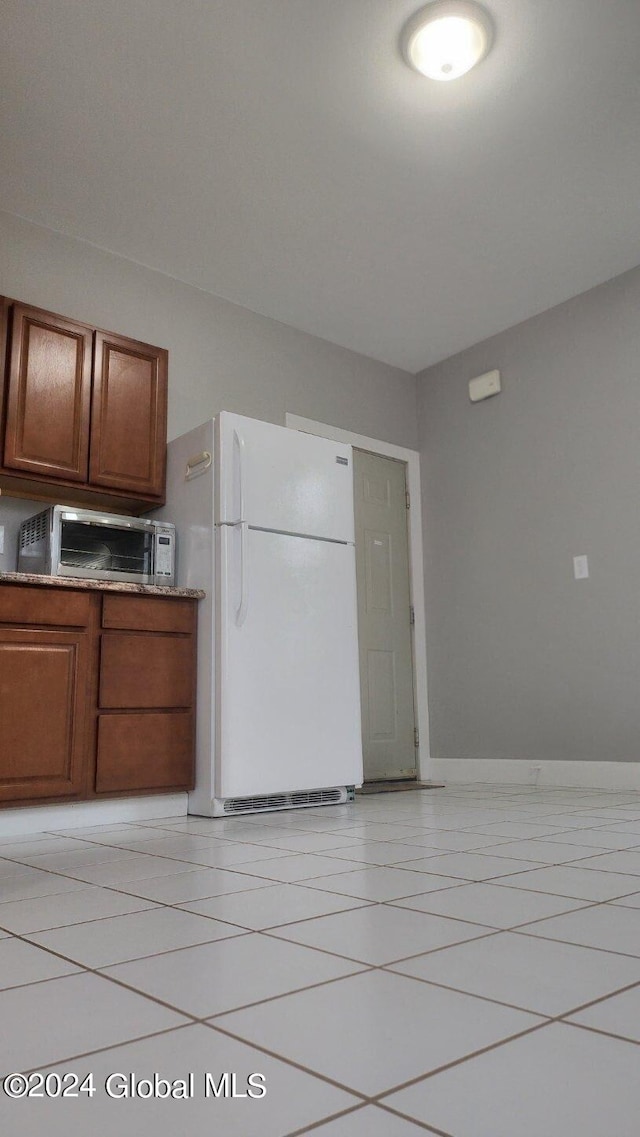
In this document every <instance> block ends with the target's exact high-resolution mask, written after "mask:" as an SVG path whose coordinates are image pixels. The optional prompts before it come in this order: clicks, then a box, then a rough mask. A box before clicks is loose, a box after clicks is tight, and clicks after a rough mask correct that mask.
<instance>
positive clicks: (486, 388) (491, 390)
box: [469, 371, 502, 403]
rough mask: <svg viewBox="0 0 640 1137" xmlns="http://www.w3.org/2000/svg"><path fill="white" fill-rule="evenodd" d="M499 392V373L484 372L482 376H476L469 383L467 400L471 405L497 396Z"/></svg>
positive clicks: (500, 388)
mask: <svg viewBox="0 0 640 1137" xmlns="http://www.w3.org/2000/svg"><path fill="white" fill-rule="evenodd" d="M501 390H502V387H501V386H500V372H499V371H485V373H484V375H478V376H477V377H476V378H475V379H471V380H470V381H469V398H470V399H471V402H472V403H479V402H480V401H481V400H482V399H490V398H491V396H492V395H499V394H500V391H501Z"/></svg>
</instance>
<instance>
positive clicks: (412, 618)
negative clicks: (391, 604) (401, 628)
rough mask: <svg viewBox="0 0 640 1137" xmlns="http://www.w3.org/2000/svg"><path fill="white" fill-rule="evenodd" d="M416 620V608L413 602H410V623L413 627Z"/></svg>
mask: <svg viewBox="0 0 640 1137" xmlns="http://www.w3.org/2000/svg"><path fill="white" fill-rule="evenodd" d="M415 622H416V610H415V608H414V607H413V604H410V605H409V623H410V624H411V627H413V625H414V624H415Z"/></svg>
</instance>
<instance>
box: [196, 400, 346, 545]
mask: <svg viewBox="0 0 640 1137" xmlns="http://www.w3.org/2000/svg"><path fill="white" fill-rule="evenodd" d="M216 453H217V454H218V455H219V463H220V471H221V476H220V477H219V478H218V480H217V487H218V488H217V492H218V498H217V501H216V521H219V522H236V521H247V522H248V523H249V525H255V526H259V527H260V528H262V529H273V530H280V531H281V532H285V533H304V534H308V535H310V536H314V537H326V538H330V539H332V540H338V541H353V477H352V470H351V464H352V456H351V447H350V446H348V445H345V443H343V442H332V441H330V440H329V439H327V438H317V437H316V436H315V435H312V434H302V433H301V432H300V431H297V430H290V429H289V428H288V427H284V426H274V425H273V423H270V422H259V421H258V420H257V419H251V418H245V417H244V416H242V415H234V414H229V413H228V412H223V413H222V414H220V415H218V418H217V420H216ZM241 511H242V512H243V513H244V516H241Z"/></svg>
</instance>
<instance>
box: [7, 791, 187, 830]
mask: <svg viewBox="0 0 640 1137" xmlns="http://www.w3.org/2000/svg"><path fill="white" fill-rule="evenodd" d="M186 813H187V795H186V793H178V794H154V795H153V797H126V798H112V799H111V800H110V801H78V802H73V803H72V802H69V803H67V802H62V803H61V804H59V805H34V806H26V807H25V808H23V809H3V810H1V811H0V837H22V836H24V835H25V834H29V833H50V832H51V831H52V830H55V829H79V828H81V827H82V826H85V825H117V824H118V822H126V821H132V822H136V821H154V820H155V819H156V818H158V819H159V818H162V817H181V816H182V815H184V816H186Z"/></svg>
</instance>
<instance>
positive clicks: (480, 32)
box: [402, 0, 493, 82]
mask: <svg viewBox="0 0 640 1137" xmlns="http://www.w3.org/2000/svg"><path fill="white" fill-rule="evenodd" d="M492 39H493V25H492V23H491V18H490V16H489V14H488V12H485V10H484V8H481V7H480V5H479V4H474V3H467V2H466V0H436V2H435V3H433V4H427V6H426V8H421V9H420V11H419V12H416V14H415V16H413V17H412V18H411V19H410V20H409V22H408V24H407V25H406V26H405V28H404V31H403V33H402V47H403V52H404V56H405V59H406V61H407V63H409V64H410V66H411V67H414V68H415V70H416V71H420V73H421V74H422V75H426V76H427V77H428V78H429V79H438V80H440V81H441V82H447V81H449V80H451V79H458V78H459V77H460V75H465V74H466V72H467V71H470V70H471V68H472V67H475V65H476V63H479V62H480V60H481V59H483V58H484V56H485V55H486V54H487V52H488V50H489V48H490V47H491V41H492Z"/></svg>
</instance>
